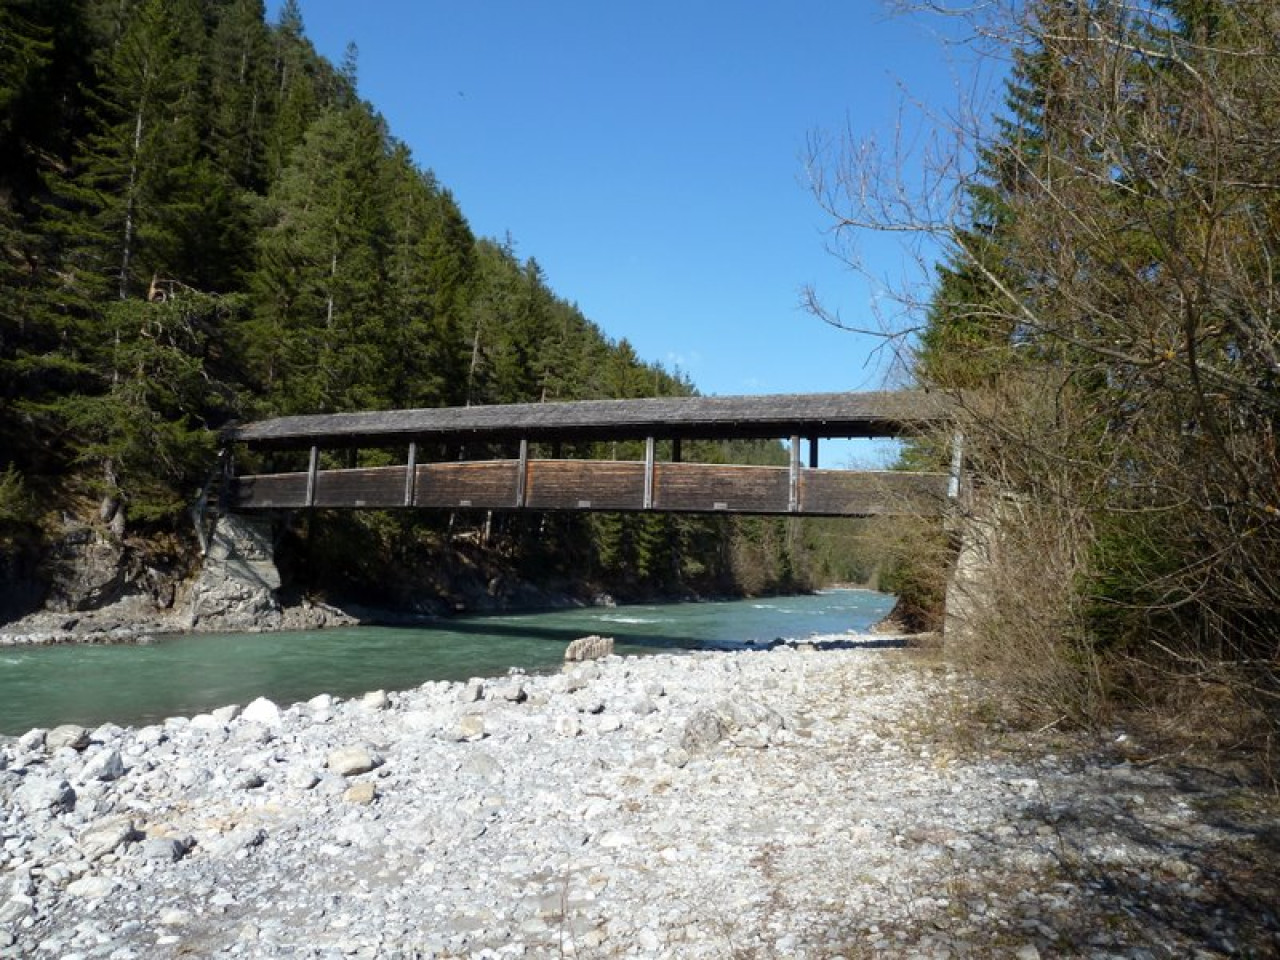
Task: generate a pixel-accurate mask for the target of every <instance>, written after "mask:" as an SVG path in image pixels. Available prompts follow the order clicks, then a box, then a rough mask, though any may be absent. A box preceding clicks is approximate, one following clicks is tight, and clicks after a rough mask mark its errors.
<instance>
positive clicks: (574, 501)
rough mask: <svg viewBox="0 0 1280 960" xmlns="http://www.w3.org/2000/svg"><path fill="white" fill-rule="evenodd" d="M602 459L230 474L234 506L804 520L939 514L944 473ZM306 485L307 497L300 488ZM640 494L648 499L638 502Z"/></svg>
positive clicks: (943, 495)
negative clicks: (778, 516)
mask: <svg viewBox="0 0 1280 960" xmlns="http://www.w3.org/2000/svg"><path fill="white" fill-rule="evenodd" d="M645 475H646V465H645V463H643V462H640V461H612V460H528V461H525V462H524V464H523V477H522V464H521V461H519V460H484V461H476V462H469V463H430V464H420V465H418V466H416V467H415V468H414V469H413V472H412V475H411V474H410V470H409V467H408V466H393V467H369V468H362V469H350V470H324V471H319V472H317V473H316V474H315V478H314V482H313V483H309V479H310V475H309V474H308V473H307V472H296V473H276V474H260V475H257V476H246V477H240V478H239V479H238V481H237V482H236V483H235V485H234V488H233V491H232V493H231V504H230V505H231V507H232V508H233V509H236V510H278V509H301V508H306V507H325V508H337V509H344V508H345V509H386V508H403V507H417V508H420V509H421V508H435V509H453V510H456V509H460V508H462V509H465V508H475V509H487V510H557V511H579V510H613V511H638V510H646V509H648V510H656V511H663V512H672V513H753V514H787V513H795V514H804V515H808V516H877V515H891V516H892V515H915V516H920V515H924V516H937V515H941V514H942V513H943V512H944V511H945V509H946V504H947V482H948V477H947V476H946V475H945V474H922V473H894V472H878V473H869V472H853V471H849V470H811V469H807V468H806V469H800V470H799V471H798V472H797V480H798V482H797V484H796V486H795V490H794V492H793V490H792V484H791V471H790V469H789V468H787V467H753V466H737V465H733V466H725V465H720V464H705V463H656V464H654V465H653V475H652V480H651V481H650V483H649V484H648V489H647V491H646V477H645ZM309 490H310V499H308V491H309ZM646 492H647V495H648V502H647V504H646Z"/></svg>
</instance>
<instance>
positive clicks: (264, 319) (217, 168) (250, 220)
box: [0, 0, 869, 615]
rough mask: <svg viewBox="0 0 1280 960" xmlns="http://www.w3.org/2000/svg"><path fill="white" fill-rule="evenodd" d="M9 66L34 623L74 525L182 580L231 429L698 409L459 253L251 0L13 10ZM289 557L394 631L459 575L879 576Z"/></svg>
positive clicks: (3, 392)
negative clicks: (597, 409)
mask: <svg viewBox="0 0 1280 960" xmlns="http://www.w3.org/2000/svg"><path fill="white" fill-rule="evenodd" d="M0 41H2V42H0V291H2V292H3V295H2V296H0V561H2V563H0V567H2V568H3V570H4V574H5V580H6V581H8V582H9V583H11V584H12V583H18V582H24V583H25V582H32V583H36V584H37V587H34V588H32V589H31V590H28V591H27V592H26V593H25V594H24V596H25V598H26V599H25V601H23V602H24V603H25V604H26V606H27V607H29V606H30V605H31V604H33V603H35V602H37V601H38V596H39V593H40V589H39V587H38V584H39V582H40V581H41V579H42V578H43V577H47V575H48V569H49V567H50V566H51V564H52V565H56V560H57V556H58V552H59V549H60V547H59V544H60V543H61V542H62V540H64V539H65V538H66V537H67V536H68V531H69V530H71V531H73V532H74V531H75V530H81V531H83V529H85V527H86V525H87V527H88V528H89V529H91V531H92V535H93V536H95V537H100V538H108V539H110V540H111V541H112V542H113V543H115V544H117V545H118V546H120V547H121V549H123V550H124V551H125V552H126V554H127V555H128V556H127V558H128V562H129V564H130V565H131V567H132V568H133V569H134V570H135V572H136V571H141V570H148V569H150V570H156V569H160V570H164V571H168V572H169V573H170V574H171V575H172V576H175V577H180V576H181V575H184V574H185V573H188V572H189V570H190V567H191V565H192V564H193V563H194V562H196V561H197V559H198V558H197V556H196V554H195V551H194V549H193V545H194V538H193V535H192V534H193V531H192V524H191V521H190V518H189V517H188V510H189V508H190V506H191V504H192V503H193V502H194V501H195V499H196V497H197V495H198V493H199V491H200V490H201V489H202V486H203V485H204V484H206V482H207V481H208V478H209V476H210V473H211V471H212V470H213V469H214V466H215V462H216V457H217V438H218V431H219V430H220V429H222V428H223V427H225V426H226V425H228V424H229V423H232V422H234V421H248V420H252V419H256V418H261V417H266V416H271V415H280V414H292V413H322V412H334V411H346V410H370V409H393V408H408V407H433V406H456V405H469V404H492V403H507V402H543V401H548V402H549V401H556V400H574V399H587V398H627V397H641V396H654V395H661V396H673V395H685V394H690V393H692V392H693V391H694V386H693V384H691V383H690V382H689V381H688V380H687V378H685V377H683V376H681V375H679V374H674V373H672V372H669V371H667V370H665V369H663V368H662V367H661V366H660V365H656V364H653V363H647V362H645V361H644V360H642V359H641V358H640V357H638V356H637V355H636V352H635V350H634V349H633V348H632V347H631V345H630V344H629V343H628V342H627V341H626V340H614V339H611V338H610V337H609V336H608V335H607V334H606V333H605V332H604V331H602V330H601V329H600V328H599V327H598V326H596V324H594V323H593V322H592V321H591V320H590V319H588V318H587V317H585V316H584V315H583V314H582V312H581V311H580V310H579V309H578V308H577V307H576V306H575V305H574V304H573V303H572V302H569V301H566V300H565V299H563V298H562V297H560V296H557V295H556V294H555V293H554V292H553V291H552V289H551V287H550V285H549V282H548V280H547V278H546V277H545V276H544V274H543V272H542V270H541V269H540V267H539V265H538V263H537V261H536V259H534V258H533V257H528V258H522V257H521V256H518V255H517V253H516V251H515V247H514V243H513V242H511V241H510V240H505V241H498V240H495V239H491V238H482V237H477V236H475V235H474V234H473V233H472V231H471V229H470V227H469V226H468V223H467V219H466V217H465V215H464V213H463V211H462V210H460V209H459V207H458V204H457V203H456V201H455V199H454V197H453V196H452V195H451V194H450V191H449V189H448V187H447V186H446V185H444V184H442V183H440V182H438V181H437V179H436V178H435V177H434V176H433V174H432V173H431V172H430V170H429V169H428V168H427V167H425V166H423V165H422V164H420V163H419V162H418V160H417V159H415V158H414V157H413V156H411V154H410V151H409V149H408V148H407V147H406V146H405V145H404V144H403V143H401V142H398V141H397V140H396V138H395V136H394V135H393V134H392V132H391V131H390V130H388V129H387V125H386V123H385V122H384V120H383V119H382V117H380V116H379V115H378V113H377V111H376V109H375V108H374V107H373V106H372V105H371V104H369V103H367V102H364V101H362V100H361V99H360V97H359V94H358V87H357V60H356V55H355V51H354V49H351V50H349V53H348V56H347V57H346V58H345V59H344V62H343V63H341V64H339V65H334V64H332V63H330V62H329V61H327V60H326V59H324V58H323V57H321V56H319V55H318V54H317V53H316V51H315V49H314V48H313V47H312V45H311V43H310V42H309V41H308V39H307V37H306V34H305V31H304V25H303V20H302V13H301V9H300V7H299V5H298V3H297V2H296V0H289V2H287V3H285V4H284V6H283V8H282V10H281V12H280V14H279V17H278V20H277V22H275V23H268V22H266V19H265V12H264V5H263V3H262V0H6V2H5V3H4V4H3V5H2V6H0ZM591 452H592V451H584V452H581V453H584V454H585V455H590V454H591ZM602 452H607V453H609V454H610V455H619V456H627V455H635V453H636V452H635V451H627V450H622V451H618V450H616V449H614V450H610V451H602ZM696 455H697V456H698V457H699V458H701V459H705V460H710V461H717V460H720V461H723V460H731V461H732V460H746V459H754V460H757V461H758V460H761V459H763V460H764V461H766V462H768V461H771V460H772V461H774V462H777V461H778V458H779V457H781V456H782V451H781V448H779V447H778V446H777V445H767V444H738V445H707V446H706V447H705V448H704V449H700V450H698V451H696ZM75 535H77V536H82V535H83V532H81V533H80V534H75ZM281 537H282V539H281V544H280V561H281V565H282V568H284V570H285V574H286V586H290V587H291V588H292V589H294V590H295V591H296V592H299V593H314V594H320V595H325V594H327V593H330V592H333V591H345V592H346V593H348V594H354V595H355V596H357V597H358V598H360V599H363V600H367V601H372V602H379V603H392V604H402V603H406V602H410V601H411V599H412V598H415V597H416V598H419V599H420V598H421V595H422V592H423V591H424V590H428V591H429V590H435V591H436V592H437V593H440V594H444V595H447V594H449V593H450V592H451V587H450V584H449V583H448V582H447V581H448V580H449V579H450V576H449V574H448V571H450V570H453V571H455V572H456V571H457V569H458V568H459V566H461V567H463V568H465V569H466V570H468V571H471V575H472V577H473V579H474V578H475V577H479V578H480V579H481V581H482V582H492V581H494V580H495V578H496V579H497V580H498V581H502V580H504V579H505V580H510V581H519V580H521V579H534V580H540V581H542V582H544V583H546V582H552V581H555V580H556V579H557V578H559V579H560V580H561V581H563V582H565V583H571V584H572V583H577V584H581V583H585V582H586V581H591V582H592V583H595V584H597V585H600V586H602V587H604V588H607V589H611V590H614V591H618V592H620V593H621V594H624V595H645V594H658V593H665V594H671V595H679V594H683V593H689V592H693V591H698V592H708V593H737V592H740V591H742V590H749V591H763V590H779V589H793V588H796V587H803V586H805V585H807V584H808V583H810V582H812V581H813V580H815V579H824V580H831V579H848V578H858V579H865V578H866V577H867V576H868V575H869V571H867V570H865V569H862V568H861V566H860V565H859V563H858V562H857V561H854V560H850V559H849V558H848V557H846V556H845V555H844V554H845V551H844V550H843V549H842V546H841V543H842V542H843V540H844V539H845V538H844V536H843V535H841V534H840V533H839V532H838V531H837V532H836V533H835V534H834V535H833V534H832V530H831V528H830V527H829V526H828V527H824V526H822V525H810V526H809V527H805V528H801V527H799V526H797V525H795V524H793V525H792V526H790V527H787V526H785V525H783V524H782V523H780V522H777V521H765V520H759V519H744V520H737V521H732V520H728V519H726V518H714V519H700V518H672V517H660V516H613V515H598V516H590V517H586V516H575V517H570V516H548V517H532V518H531V517H503V516H498V517H484V516H479V517H474V516H462V515H458V516H452V517H430V516H423V515H415V516H391V515H386V514H362V515H358V516H356V515H345V516H343V515H337V514H324V515H320V516H316V517H313V518H311V519H310V520H309V521H307V523H306V524H305V525H303V524H298V525H295V526H291V527H290V528H289V529H285V530H283V531H281ZM837 541H839V542H837ZM464 554H465V556H464ZM442 570H443V571H446V572H445V573H444V574H442V573H441V571H442ZM12 602H16V601H12V600H11V603H12ZM0 612H5V611H0ZM7 612H8V613H9V614H10V615H16V614H18V613H21V612H25V611H24V610H20V609H10V610H8V611H7Z"/></svg>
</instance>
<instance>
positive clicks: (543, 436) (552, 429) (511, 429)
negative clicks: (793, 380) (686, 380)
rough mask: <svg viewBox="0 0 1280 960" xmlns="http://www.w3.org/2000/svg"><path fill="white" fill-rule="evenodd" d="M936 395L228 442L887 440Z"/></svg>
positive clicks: (292, 422)
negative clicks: (839, 438) (863, 438)
mask: <svg viewBox="0 0 1280 960" xmlns="http://www.w3.org/2000/svg"><path fill="white" fill-rule="evenodd" d="M951 410H952V403H951V401H950V400H949V399H948V398H947V397H946V396H945V395H943V394H940V393H930V392H926V391H915V390H894V391H879V392H869V393H811V394H774V395H764V396H738V397H655V398H645V399H638V400H578V401H564V402H551V403H513V404H495V405H491V406H475V407H435V408H426V409H419V410H378V411H369V412H362V413H329V414H312V415H307V416H294V417H277V418H276V419H274V420H262V421H258V422H256V423H248V424H243V425H241V426H238V427H235V428H233V429H231V430H230V431H228V436H229V439H231V440H234V441H239V442H243V443H248V444H250V445H252V446H255V447H277V448H279V447H307V446H311V445H312V444H316V445H319V446H330V447H333V446H383V445H387V446H390V445H394V444H401V443H408V442H409V441H411V440H416V441H430V440H437V441H450V440H453V441H465V440H471V441H504V440H516V439H521V438H525V439H528V440H532V441H539V442H551V441H558V440H563V441H570V442H572V441H579V440H628V439H638V438H643V437H650V436H652V437H657V438H660V439H673V438H677V437H679V438H693V439H700V440H718V439H778V438H782V437H788V436H801V437H823V438H827V437H896V436H902V435H904V434H912V433H919V432H920V431H921V430H922V429H925V428H926V427H927V426H928V425H930V424H933V423H938V422H940V421H943V420H946V419H948V418H949V417H950V415H951Z"/></svg>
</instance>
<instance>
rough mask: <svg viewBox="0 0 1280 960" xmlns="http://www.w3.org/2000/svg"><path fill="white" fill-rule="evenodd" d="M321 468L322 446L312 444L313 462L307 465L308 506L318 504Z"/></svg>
mask: <svg viewBox="0 0 1280 960" xmlns="http://www.w3.org/2000/svg"><path fill="white" fill-rule="evenodd" d="M319 470H320V448H319V447H317V446H316V445H315V444H312V445H311V462H310V463H309V464H308V465H307V506H308V507H314V506H315V505H316V474H317V473H318V472H319Z"/></svg>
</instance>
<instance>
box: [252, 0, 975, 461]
mask: <svg viewBox="0 0 1280 960" xmlns="http://www.w3.org/2000/svg"><path fill="white" fill-rule="evenodd" d="M278 9H279V0H270V2H269V16H271V17H273V18H274V16H275V15H276V13H277V11H278ZM302 11H303V19H304V23H305V26H306V33H307V36H308V37H310V39H311V41H312V42H313V43H314V44H315V46H316V48H317V49H318V50H319V51H320V53H322V54H324V55H325V56H327V57H328V58H329V59H330V60H332V61H333V62H334V63H339V62H341V60H342V57H343V52H344V49H345V48H346V45H347V44H348V42H354V43H355V44H356V45H357V47H358V50H359V71H358V74H359V88H360V94H361V96H362V97H363V98H364V99H366V100H368V101H369V102H371V103H372V104H373V106H374V107H375V108H376V109H377V110H378V111H380V112H381V113H382V114H383V115H384V116H385V117H386V119H387V121H388V123H389V125H390V129H391V131H392V133H393V135H394V136H396V137H397V138H399V139H400V140H402V141H404V142H405V143H407V144H408V146H409V147H410V148H411V149H412V151H413V155H414V157H415V159H416V161H417V163H418V164H419V165H420V166H422V167H424V168H429V169H431V170H433V171H435V173H436V175H437V177H438V178H439V180H440V182H441V183H442V184H443V185H444V186H446V187H447V188H449V189H450V190H452V191H453V193H454V195H455V197H456V198H457V199H458V202H459V204H460V206H461V208H462V211H463V213H464V214H465V215H466V217H467V219H468V220H469V222H470V224H471V227H472V229H473V230H474V231H475V232H476V233H477V234H479V235H481V236H487V237H494V238H499V239H501V238H503V237H505V236H507V235H508V234H509V235H510V237H511V238H512V239H513V240H514V242H515V244H516V252H517V254H518V255H519V256H521V257H522V258H523V257H529V256H532V257H535V258H536V259H537V260H538V262H539V263H540V264H541V265H542V267H543V269H544V271H545V273H546V276H547V279H548V282H549V283H550V285H551V287H552V288H553V289H554V290H555V291H556V293H557V294H559V295H560V296H561V297H563V298H565V299H567V300H570V301H574V302H576V303H577V304H578V305H579V306H580V307H581V309H582V311H583V312H584V313H585V314H586V315H587V316H588V317H589V318H590V319H591V320H593V321H594V322H595V323H597V324H598V325H599V326H600V327H601V328H602V329H603V330H604V331H605V333H606V334H607V335H608V336H610V337H611V338H613V339H621V338H623V337H625V338H627V339H628V340H630V341H631V343H632V344H633V345H634V346H635V348H636V350H637V352H638V353H639V354H640V356H641V357H643V358H644V359H645V360H649V361H658V362H661V363H663V364H664V365H665V366H667V367H668V368H669V369H670V368H675V367H679V369H681V370H682V371H684V372H685V373H687V374H688V375H689V376H690V377H691V378H692V380H693V382H694V383H695V384H696V385H697V387H698V388H699V389H700V390H701V391H702V392H703V393H706V394H722V395H723V394H737V393H790V392H797V393H798V392H810V391H828V390H864V389H874V388H878V387H880V386H882V384H883V381H884V376H885V373H886V367H887V364H886V363H885V362H883V358H877V357H876V356H874V355H873V352H872V349H873V347H874V346H875V344H874V342H871V341H868V340H865V339H862V338H859V337H857V336H855V335H853V334H850V333H846V332H841V331H838V330H835V329H833V328H831V327H828V326H826V325H825V324H823V323H822V322H821V321H820V320H818V319H817V318H815V317H813V316H812V315H810V314H808V313H807V312H805V311H804V310H803V309H802V308H801V306H800V295H801V294H800V292H801V290H802V288H803V287H804V286H806V285H814V286H816V287H817V289H818V290H819V292H820V294H821V295H822V296H823V298H824V300H825V301H826V302H827V303H828V304H829V306H830V307H832V308H838V309H839V310H840V311H841V313H842V314H843V315H844V316H846V317H847V318H850V319H854V318H858V319H861V318H865V317H870V316H871V310H872V299H873V297H874V296H875V292H874V290H873V289H872V288H870V287H869V286H868V285H867V283H866V282H865V281H863V279H862V278H861V277H859V276H857V275H856V274H854V273H852V272H851V271H849V270H848V268H847V267H845V266H844V265H842V264H841V263H839V262H838V261H837V260H835V259H834V258H833V257H832V256H831V255H830V254H829V253H828V252H827V251H826V243H827V240H828V238H827V236H826V235H825V231H826V229H827V228H828V227H829V224H828V223H827V222H826V220H825V219H824V216H823V214H822V212H821V211H820V209H819V208H818V205H817V203H816V201H815V200H814V198H813V197H812V195H811V194H810V192H809V190H808V187H807V184H806V180H805V169H804V153H805V144H806V139H807V138H808V137H809V135H810V134H813V133H815V132H818V131H827V132H830V133H840V132H841V131H843V130H844V129H845V127H846V124H847V125H848V127H849V128H850V129H852V130H853V131H854V132H855V134H859V135H861V134H866V135H878V136H880V137H881V138H892V134H893V129H894V126H895V123H896V122H897V119H898V116H899V111H900V109H901V108H902V105H903V96H904V95H903V90H904V89H905V90H906V91H907V93H909V94H910V95H911V96H913V97H918V98H921V99H924V100H926V101H928V102H930V103H933V104H936V105H939V106H941V107H946V106H948V105H950V104H952V103H953V102H954V101H955V99H956V96H955V93H954V84H955V74H956V71H955V69H954V67H953V66H951V65H949V64H948V56H947V52H946V50H944V48H943V46H942V44H941V43H940V41H939V40H938V39H937V37H936V36H934V33H933V31H934V30H935V29H936V28H937V27H938V24H937V23H936V22H931V23H926V22H923V21H921V20H912V19H910V18H890V17H888V16H887V15H886V13H885V7H884V6H883V5H882V4H881V3H880V2H879V0H788V2H785V3H784V2H782V0H772V2H766V0H738V2H728V0H721V2H717V3H711V2H706V0H680V2H674V0H648V2H645V3H615V2H609V0H596V2H585V0H579V2H572V3H570V2H564V0H540V2H531V0H451V2H439V0H366V2H364V3H352V2H351V0H302ZM897 243H898V241H896V240H894V239H893V238H888V239H881V240H876V239H874V238H872V239H871V240H869V241H868V242H867V243H866V244H865V245H864V248H863V249H864V253H865V255H866V257H867V259H868V260H869V261H870V262H871V263H873V264H874V265H875V266H876V268H877V269H878V270H880V271H882V272H884V273H888V274H897V273H898V272H899V271H900V264H901V261H902V259H903V256H902V253H901V252H900V249H899V247H898V246H897ZM824 459H825V458H824Z"/></svg>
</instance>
